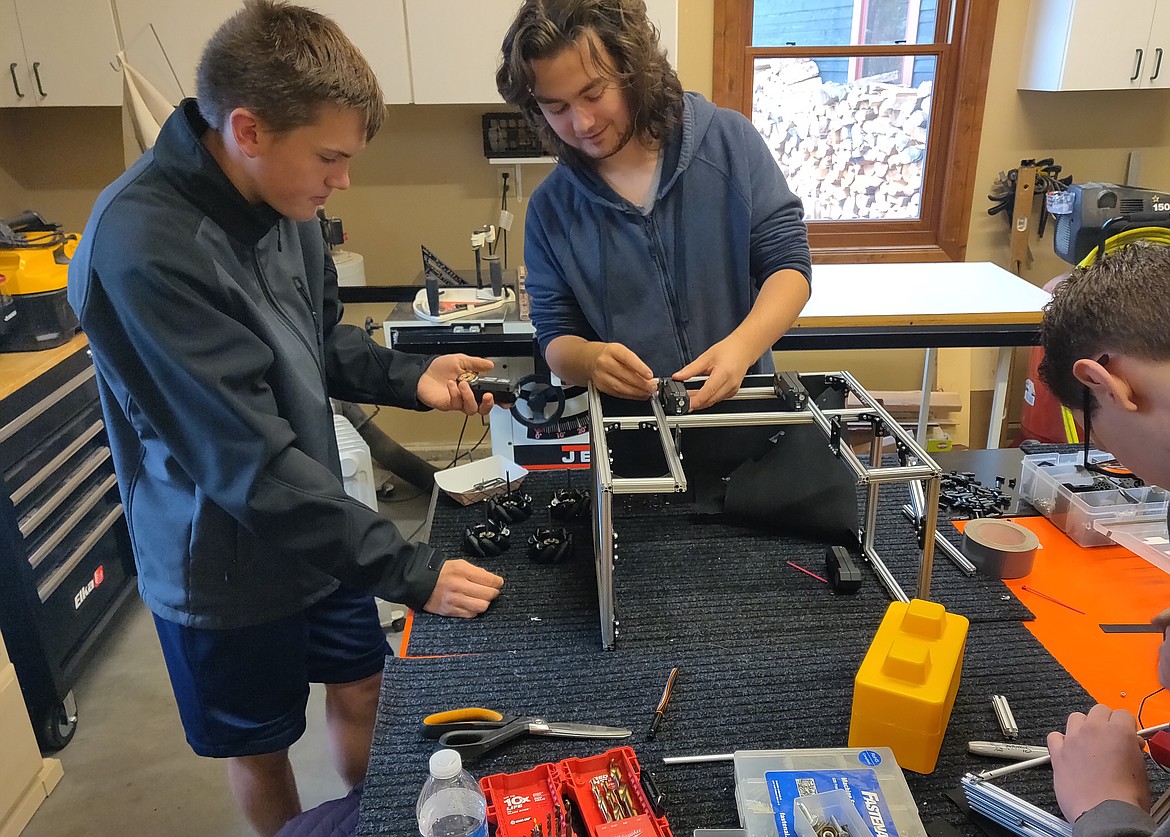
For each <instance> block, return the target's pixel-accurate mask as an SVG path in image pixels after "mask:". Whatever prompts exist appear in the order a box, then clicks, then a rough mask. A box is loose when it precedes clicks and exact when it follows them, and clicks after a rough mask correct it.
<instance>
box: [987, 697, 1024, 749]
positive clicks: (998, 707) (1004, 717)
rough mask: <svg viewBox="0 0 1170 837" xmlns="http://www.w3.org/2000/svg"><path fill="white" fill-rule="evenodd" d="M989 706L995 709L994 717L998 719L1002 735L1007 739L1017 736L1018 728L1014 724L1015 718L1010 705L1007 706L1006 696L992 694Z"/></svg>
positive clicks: (1018, 733) (1018, 735) (1018, 734)
mask: <svg viewBox="0 0 1170 837" xmlns="http://www.w3.org/2000/svg"><path fill="white" fill-rule="evenodd" d="M991 707H992V708H993V709H994V710H995V718H996V720H998V721H999V728H1000V730H1001V731H1002V732H1003V737H1004V738H1007V739H1009V740H1010V739H1016V738H1019V737H1020V728H1019V727H1018V726H1016V719H1015V716H1013V715H1012V710H1011V707H1010V706H1008V700H1007V698H1006V697H1004V696H1003V695H992V696H991Z"/></svg>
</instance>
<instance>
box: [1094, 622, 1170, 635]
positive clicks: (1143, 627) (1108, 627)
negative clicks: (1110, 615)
mask: <svg viewBox="0 0 1170 837" xmlns="http://www.w3.org/2000/svg"><path fill="white" fill-rule="evenodd" d="M1097 627H1099V628H1100V629H1101V630H1102V631H1104V632H1105V633H1107V634H1160V633H1162V632H1163V631H1162V629H1161V628H1159V627H1157V626H1156V625H1151V624H1150V623H1149V622H1137V623H1134V624H1124V623H1115V624H1106V623H1102V624H1100V625H1098V626H1097Z"/></svg>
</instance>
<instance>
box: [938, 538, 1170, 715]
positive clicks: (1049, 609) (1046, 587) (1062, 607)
mask: <svg viewBox="0 0 1170 837" xmlns="http://www.w3.org/2000/svg"><path fill="white" fill-rule="evenodd" d="M1011 520H1012V522H1014V523H1018V524H1020V525H1021V526H1024V527H1026V528H1028V529H1030V530H1031V531H1032V532H1033V533H1035V535H1036V537H1037V538H1038V539H1039V540H1040V546H1041V548H1040V549H1039V550H1037V552H1036V561H1035V563H1034V564H1033V566H1032V572H1030V573H1029V574H1028V575H1026V576H1024V577H1023V578H1015V579H1005V580H1004V584H1006V585H1007V586H1008V587H1009V588H1010V589H1011V591H1012V592H1013V593H1015V594H1016V596H1017V597H1018V598H1019V599H1020V601H1021V602H1023V603H1024V604H1025V605H1027V606H1028V608H1029V609H1030V610H1031V611H1032V613H1034V614H1035V615H1036V618H1035V619H1034V620H1033V621H1031V622H1025V623H1024V624H1025V625H1026V626H1027V628H1028V630H1029V631H1031V632H1032V634H1033V635H1034V636H1035V637H1036V639H1038V640H1039V641H1040V642H1041V644H1043V645H1044V647H1045V648H1047V649H1048V652H1049V653H1050V654H1052V656H1053V657H1055V658H1056V660H1057V662H1059V663H1060V664H1061V665H1062V666H1064V668H1065V670H1067V671H1068V673H1069V674H1071V675H1072V676H1073V677H1074V678H1076V680H1077V682H1078V683H1080V684H1081V685H1082V686H1084V687H1085V690H1086V691H1087V692H1088V693H1089V694H1090V695H1092V696H1093V698H1094V699H1095V700H1096V701H1097V702H1099V703H1104V704H1106V705H1108V706H1110V707H1112V708H1114V709H1128V710H1129V711H1130V712H1133V713H1134V714H1135V715H1136V714H1137V709H1138V704H1139V702H1140V701H1141V699H1142V698H1143V697H1144V696H1145V695H1148V694H1151V693H1152V692H1154V691H1156V690H1157V689H1158V686H1159V684H1158V676H1157V665H1158V647H1159V645H1160V644H1161V641H1162V638H1161V636H1160V635H1159V634H1154V633H1144V634H1138V633H1134V634H1125V633H1105V632H1104V631H1102V630H1101V627H1100V626H1101V625H1102V624H1134V623H1148V622H1149V621H1150V618H1151V617H1152V616H1154V615H1155V614H1157V613H1159V612H1161V611H1162V610H1163V609H1165V608H1167V607H1170V574H1167V573H1165V572H1163V571H1162V570H1160V569H1158V568H1157V567H1155V566H1153V565H1152V564H1150V563H1149V562H1147V561H1145V560H1144V559H1142V558H1139V557H1138V556H1136V555H1134V554H1133V553H1132V552H1130V551H1129V550H1128V549H1126V548H1125V547H1121V546H1100V547H1092V548H1085V547H1081V546H1077V544H1075V543H1074V542H1073V541H1072V540H1071V539H1070V538H1069V537H1068V536H1067V535H1065V534H1064V533H1063V532H1061V531H1060V530H1059V529H1057V528H1056V527H1055V526H1053V525H1052V524H1051V523H1049V522H1048V520H1046V519H1045V518H1043V517H1014V518H1011ZM965 523H966V521H956V522H955V526H956V528H958V529H959V530H960V531H962V529H963V526H964V525H965ZM1046 596H1047V597H1049V598H1045V597H1046ZM1052 599H1055V600H1056V601H1052ZM1058 602H1059V603H1058ZM1077 611H1081V612H1077ZM1088 708H1089V707H1087V706H1086V707H1070V711H1076V710H1079V711H1082V712H1083V711H1086V710H1088ZM1167 715H1170V693H1168V692H1163V693H1161V694H1159V695H1158V696H1157V697H1154V698H1151V699H1150V700H1148V701H1147V702H1146V707H1145V710H1144V711H1143V720H1144V721H1145V722H1146V723H1147V724H1151V723H1157V722H1161V721H1163V720H1165V719H1166V717H1167ZM1151 718H1153V719H1154V720H1153V721H1151V720H1150V719H1151Z"/></svg>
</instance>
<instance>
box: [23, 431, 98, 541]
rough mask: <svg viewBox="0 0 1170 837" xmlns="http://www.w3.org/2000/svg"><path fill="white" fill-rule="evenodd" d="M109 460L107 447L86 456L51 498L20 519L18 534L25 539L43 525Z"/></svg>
mask: <svg viewBox="0 0 1170 837" xmlns="http://www.w3.org/2000/svg"><path fill="white" fill-rule="evenodd" d="M109 458H110V449H109V448H107V447H102V448H98V449H97V450H95V451H94V452H93V453H91V454H90V455H89V456H87V457H86V459H85V461H84V462H82V463H81V466H80V467H79V468H78V469H77V470H76V471H74V472H73V473H72V474H70V475H69V478H68V479H67V480H65V482H63V483H61V486H60V487H59V488H58V489H57V490H56V491H54V492H53V494H52V496H50V497H49V498H48V499H47V500H45V502H43V503H41V505H39V506H37V507H36V508H35V509H33V510H32V511H30V512H29V513H28V514H26V515H25V516H24V517H22V518H21V520H20V524H19V527H18V528H19V529H20V534H22V535H23V536H24V537H26V538H27V537H28V535H29V533H30V532H32V531H33V530H34V529H36V528H37V527H38V526H40V525H41V524H42V523H44V522H45V519H46V518H48V516H49V515H51V514H52V513H53V512H54V511H55V510H56V509H57V507H58V506H60V505H61V503H63V502H64V501H65V498H67V497H68V496H69V495H70V494H72V493H73V492H74V491H76V490H77V488H78V486H80V485H81V484H82V483H83V482H85V481H86V480H87V479H89V476H90V475H91V474H92V473H93V472H94V471H96V470H97V469H98V468H100V467H101V464H102V463H103V462H105V461H106V460H107V459H109Z"/></svg>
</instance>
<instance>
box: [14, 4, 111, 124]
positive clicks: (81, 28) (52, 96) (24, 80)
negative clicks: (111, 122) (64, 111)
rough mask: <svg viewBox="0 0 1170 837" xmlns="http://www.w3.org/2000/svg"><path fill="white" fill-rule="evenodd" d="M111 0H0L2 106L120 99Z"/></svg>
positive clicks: (80, 102)
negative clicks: (2, 77) (2, 76)
mask: <svg viewBox="0 0 1170 837" xmlns="http://www.w3.org/2000/svg"><path fill="white" fill-rule="evenodd" d="M117 49H118V47H117V39H116V37H115V35H114V21H113V15H112V14H111V13H110V4H109V0H0V53H2V54H0V61H2V62H3V71H4V76H5V78H4V79H2V80H0V107H30V106H34V105H62V106H66V105H116V104H120V103H121V101H122V75H121V73H120V72H119V70H118V68H117V66H116V64H115V63H113V62H114V53H115V52H117Z"/></svg>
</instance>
